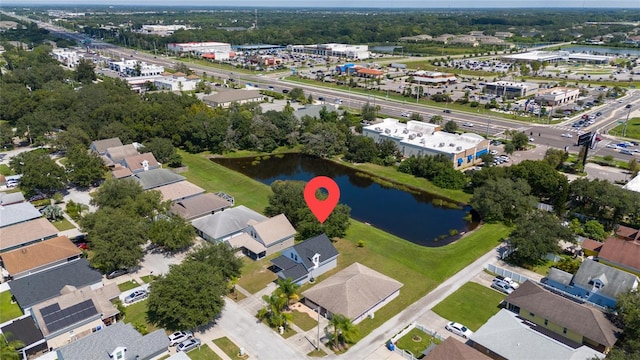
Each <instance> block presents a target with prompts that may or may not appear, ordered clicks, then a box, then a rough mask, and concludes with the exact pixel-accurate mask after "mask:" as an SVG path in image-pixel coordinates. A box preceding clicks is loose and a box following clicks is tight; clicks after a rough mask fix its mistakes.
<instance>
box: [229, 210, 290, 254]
mask: <svg viewBox="0 0 640 360" xmlns="http://www.w3.org/2000/svg"><path fill="white" fill-rule="evenodd" d="M295 235H296V229H294V228H293V225H291V223H290V222H289V219H287V217H286V216H285V215H284V214H280V215H276V216H274V217H272V218H269V219H266V220H264V221H260V222H258V221H255V220H249V222H248V223H247V227H246V228H245V229H244V231H243V234H240V235H239V236H235V237H232V238H230V239H229V240H228V242H229V245H231V247H233V248H234V249H241V250H242V253H243V254H245V255H247V256H248V257H250V258H252V259H254V260H259V259H262V258H263V257H265V256H268V255H271V254H273V253H275V252H277V251H280V250H282V249H285V248H287V247H289V246H291V245H293V240H294V239H293V237H294V236H295Z"/></svg>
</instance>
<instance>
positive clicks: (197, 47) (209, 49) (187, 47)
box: [167, 41, 231, 55]
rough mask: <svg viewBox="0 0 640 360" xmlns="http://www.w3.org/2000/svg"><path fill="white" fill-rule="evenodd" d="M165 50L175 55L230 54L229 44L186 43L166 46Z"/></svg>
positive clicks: (211, 42)
mask: <svg viewBox="0 0 640 360" xmlns="http://www.w3.org/2000/svg"><path fill="white" fill-rule="evenodd" d="M167 50H168V51H171V52H174V53H177V54H181V55H182V54H187V53H190V54H196V55H202V54H215V53H216V52H223V53H224V52H226V53H230V52H231V44H229V43H222V42H214V41H208V42H188V43H171V44H168V45H167Z"/></svg>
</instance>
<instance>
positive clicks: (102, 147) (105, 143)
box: [91, 137, 122, 155]
mask: <svg viewBox="0 0 640 360" xmlns="http://www.w3.org/2000/svg"><path fill="white" fill-rule="evenodd" d="M116 146H122V141H120V139H119V138H117V137H116V138H110V139H102V140H96V141H94V142H92V143H91V148H92V149H95V151H96V152H97V153H98V154H100V155H102V154H104V153H105V152H107V149H108V148H111V147H116Z"/></svg>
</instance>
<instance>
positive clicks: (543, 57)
mask: <svg viewBox="0 0 640 360" xmlns="http://www.w3.org/2000/svg"><path fill="white" fill-rule="evenodd" d="M502 59H503V60H508V61H514V62H532V61H538V62H567V61H575V62H584V63H592V64H606V63H608V62H609V61H611V57H609V56H604V55H593V54H586V53H572V52H569V51H529V52H526V53H520V54H513V55H505V56H503V57H502Z"/></svg>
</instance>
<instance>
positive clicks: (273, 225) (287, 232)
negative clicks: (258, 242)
mask: <svg viewBox="0 0 640 360" xmlns="http://www.w3.org/2000/svg"><path fill="white" fill-rule="evenodd" d="M253 228H254V229H255V230H256V232H257V233H258V235H259V236H260V239H262V241H263V242H264V246H266V247H269V246H271V245H272V244H273V243H274V242H277V241H279V240H282V239H284V238H288V237H292V236H293V235H295V234H296V229H294V228H293V226H292V225H291V223H290V222H289V220H288V219H287V217H286V216H285V215H284V214H280V215H276V216H274V217H272V218H270V219H268V220H265V221H262V222H260V223H258V224H255V225H253Z"/></svg>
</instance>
